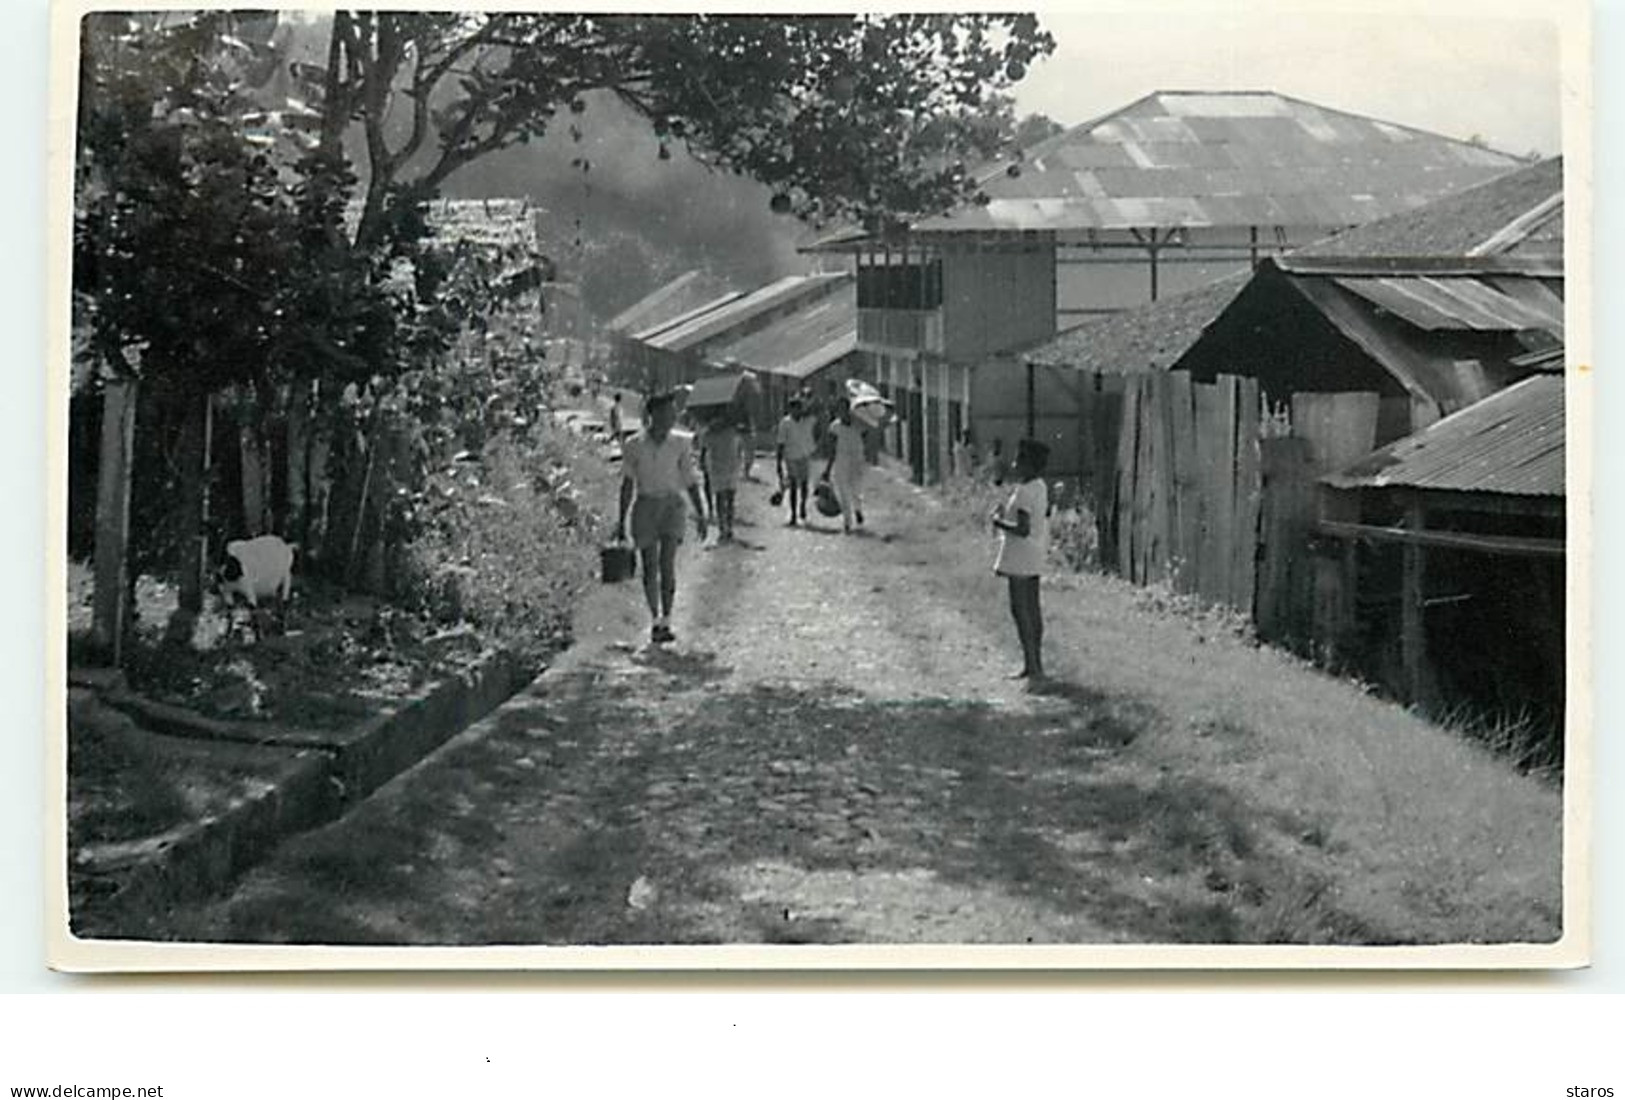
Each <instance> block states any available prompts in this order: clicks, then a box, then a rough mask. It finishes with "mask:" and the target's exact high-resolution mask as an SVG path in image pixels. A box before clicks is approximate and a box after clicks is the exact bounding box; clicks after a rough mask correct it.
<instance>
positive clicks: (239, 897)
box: [176, 472, 1147, 944]
mask: <svg viewBox="0 0 1625 1100" xmlns="http://www.w3.org/2000/svg"><path fill="white" fill-rule="evenodd" d="M767 491H768V489H767V487H766V486H763V485H759V484H747V485H746V486H745V488H744V491H743V493H742V497H743V501H742V504H743V507H742V509H741V513H742V516H743V518H744V520H745V525H743V526H742V527H741V528H740V535H741V539H740V542H739V544H738V545H729V546H708V547H704V548H701V547H698V546H695V545H693V544H690V545H689V546H686V547H685V549H684V551H683V556H682V559H681V569H682V574H681V575H682V588H681V590H680V592H679V606H678V611H677V614H676V616H675V622H674V625H675V627H676V630H677V633H678V642H677V643H676V644H675V645H673V646H667V647H658V648H655V647H650V646H649V645H647V643H646V641H645V631H646V623H645V612H644V611H643V610H642V608H641V594H640V591H639V589H638V588H637V587H636V586H635V585H631V584H627V585H619V586H614V587H605V588H602V589H600V590H598V591H597V592H596V593H595V594H594V595H593V596H592V598H591V600H590V601H589V604H588V606H587V607H586V608H585V609H584V610H583V614H582V618H581V637H580V640H579V643H578V644H577V645H576V646H575V647H574V648H573V649H572V650H571V651H570V652H569V653H568V654H567V655H565V658H564V659H563V660H562V661H561V662H560V663H559V665H557V666H556V667H555V668H554V669H552V670H550V671H549V672H548V673H547V674H546V675H545V676H543V677H542V678H541V679H540V680H538V681H537V682H536V683H535V684H534V685H533V686H532V687H531V688H530V689H529V690H528V691H527V692H525V693H522V694H521V695H519V696H517V697H516V698H515V699H513V700H511V701H510V702H509V703H508V704H506V705H505V706H503V707H502V708H500V709H499V710H498V711H497V712H496V713H494V714H493V715H491V716H490V717H489V718H487V719H486V720H485V721H482V722H480V723H478V724H477V725H475V726H473V727H471V728H470V729H469V730H468V731H466V732H465V733H463V734H462V735H460V736H459V737H458V738H456V739H454V740H453V741H452V742H451V743H449V744H448V745H447V746H445V747H444V748H443V749H442V750H441V751H439V752H437V753H436V754H434V755H433V756H432V757H430V758H428V759H427V760H425V761H424V762H423V763H422V764H420V765H419V766H418V767H416V768H414V769H413V770H411V771H410V772H408V773H406V774H404V775H402V776H400V777H398V778H397V779H396V780H395V781H394V782H392V783H391V784H389V785H388V786H386V787H385V788H384V789H383V790H381V791H380V792H379V793H378V794H377V795H375V796H374V797H373V798H371V799H369V800H368V801H367V803H365V804H364V805H362V806H360V807H358V808H357V809H356V810H355V811H353V812H352V813H351V814H349V815H348V816H347V817H346V818H345V819H343V820H342V821H339V822H336V823H334V824H333V825H331V826H329V827H328V828H325V829H323V830H320V831H318V832H316V833H312V834H309V835H308V836H305V837H300V838H296V839H295V840H293V841H291V842H290V843H288V844H286V845H284V846H283V848H282V849H281V850H280V851H279V853H278V854H277V855H276V856H275V857H274V858H273V859H271V860H270V861H269V862H268V863H267V864H265V865H264V866H262V867H261V868H259V869H258V870H256V871H255V872H253V873H252V874H251V875H250V876H248V877H247V878H246V879H245V880H244V881H243V882H242V883H241V885H240V887H239V888H238V889H237V890H236V892H235V893H234V894H233V895H232V896H230V897H229V898H227V899H225V900H224V901H222V902H220V903H218V904H215V905H212V906H210V907H209V908H208V909H206V910H203V911H201V912H197V913H191V914H178V915H177V928H176V931H177V933H178V934H179V935H180V936H181V937H183V938H191V937H194V936H196V937H205V938H220V939H248V940H256V941H257V940H270V941H291V942H325V943H447V944H475V943H551V944H560V943H571V944H579V943H763V942H765V943H808V942H818V943H849V942H856V943H878V942H894V943H899V942H941V943H985V942H998V943H1027V942H1035V943H1038V942H1074V943H1076V942H1091V943H1103V942H1114V941H1121V940H1126V939H1137V938H1140V936H1141V935H1142V934H1144V933H1145V932H1146V929H1147V926H1146V921H1145V911H1146V904H1145V902H1144V899H1141V898H1138V897H1135V896H1134V895H1133V893H1132V892H1129V893H1124V892H1123V891H1122V890H1121V889H1120V888H1119V887H1118V886H1116V885H1112V884H1114V883H1120V882H1122V881H1124V880H1125V878H1126V880H1127V881H1130V882H1132V881H1135V878H1134V876H1133V875H1132V874H1126V871H1125V863H1126V862H1132V860H1133V858H1134V857H1133V855H1132V851H1131V849H1132V847H1133V844H1132V838H1131V836H1130V835H1129V834H1128V832H1127V831H1126V830H1125V829H1124V828H1123V825H1122V815H1121V814H1120V813H1113V812H1110V811H1111V810H1112V808H1113V806H1114V805H1115V806H1116V807H1117V808H1118V809H1120V808H1121V805H1122V804H1123V800H1124V799H1125V798H1129V797H1131V796H1132V793H1133V792H1132V787H1133V783H1131V782H1129V781H1127V780H1126V779H1125V780H1124V782H1123V783H1122V784H1120V785H1118V786H1113V784H1112V779H1113V774H1114V772H1113V769H1114V767H1115V757H1116V755H1117V754H1118V752H1119V751H1120V750H1121V748H1122V741H1123V739H1124V738H1123V737H1119V736H1117V732H1118V731H1117V730H1116V728H1115V727H1114V725H1113V722H1112V721H1110V720H1109V717H1107V718H1105V719H1103V715H1106V713H1107V710H1106V709H1103V708H1102V707H1101V706H1099V705H1097V704H1099V702H1100V701H1099V700H1091V699H1089V698H1087V696H1086V694H1085V695H1082V696H1080V695H1079V694H1078V692H1076V691H1074V692H1070V693H1062V694H1058V695H1048V696H1040V695H1030V694H1028V693H1026V692H1025V691H1024V689H1023V687H1022V685H1021V684H1019V683H1017V682H1012V681H1010V680H1007V679H1005V678H1004V677H1005V674H1006V673H1007V672H1008V671H1010V670H1011V669H1012V668H1013V667H1015V666H1016V664H1017V662H1018V658H1017V656H1016V647H1015V645H1014V640H1013V637H1011V636H1009V635H1010V628H1009V626H1008V624H1007V623H1006V622H1004V620H1003V618H1002V613H1003V605H1002V594H1001V593H1000V591H999V588H998V582H997V580H996V578H994V577H992V576H991V575H990V574H985V571H984V568H983V567H980V566H979V567H978V568H977V569H976V570H975V571H974V572H973V573H972V574H971V576H972V577H973V578H974V581H973V583H972V584H971V587H972V588H974V589H975V591H974V592H967V591H965V590H964V589H965V586H966V583H967V582H966V580H965V576H966V571H965V569H964V568H963V565H962V563H963V561H964V560H965V556H966V555H972V556H974V557H975V558H976V559H977V560H978V561H981V560H982V559H987V558H988V556H989V555H990V554H991V552H992V543H991V540H984V541H978V538H977V536H976V535H975V534H974V533H971V532H968V531H966V530H965V529H964V528H963V527H956V526H955V525H953V524H952V523H951V522H950V517H948V516H946V515H945V514H943V513H942V512H941V509H940V506H939V505H937V504H936V503H935V502H934V501H932V500H931V499H930V498H926V497H924V496H922V495H920V494H919V493H917V491H915V490H914V489H912V488H911V487H910V486H908V485H906V484H905V483H903V482H902V481H900V480H899V479H897V478H896V477H895V476H893V475H891V474H889V473H885V472H879V473H877V475H876V476H875V477H874V478H872V482H871V491H870V497H871V501H870V506H869V509H868V512H869V516H868V519H869V527H868V529H867V531H865V532H864V533H862V534H858V535H854V536H851V537H846V536H843V535H842V534H841V533H840V532H839V530H838V521H836V522H835V523H834V524H832V523H831V521H822V522H819V521H818V519H817V517H815V519H814V526H813V528H812V529H810V530H809V529H807V528H795V529H791V528H787V527H785V526H783V520H784V517H783V516H782V515H781V514H779V513H778V512H777V510H775V509H772V508H771V506H770V505H769V503H768V501H767ZM949 560H952V561H956V562H960V563H961V566H960V568H959V569H958V571H957V573H955V571H953V570H949V569H943V568H942V563H944V562H946V561H949ZM1107 709H1109V708H1107ZM1129 736H1131V735H1129ZM1085 788H1088V790H1087V792H1086V790H1085ZM1103 796H1104V797H1106V798H1107V799H1108V801H1107V803H1105V804H1104V809H1103V804H1102V802H1101V801H1100V800H1101V798H1102V797H1103ZM1112 799H1115V800H1116V801H1115V803H1114V802H1112V801H1111V800H1112ZM1135 929H1139V931H1138V932H1136V931H1134V930H1135Z"/></svg>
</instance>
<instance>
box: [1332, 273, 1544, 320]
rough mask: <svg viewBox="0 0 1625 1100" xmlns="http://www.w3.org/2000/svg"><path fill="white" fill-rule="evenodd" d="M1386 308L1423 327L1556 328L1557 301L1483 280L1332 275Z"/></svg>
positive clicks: (1347, 288) (1338, 281)
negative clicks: (1543, 305)
mask: <svg viewBox="0 0 1625 1100" xmlns="http://www.w3.org/2000/svg"><path fill="white" fill-rule="evenodd" d="M1333 281H1334V282H1336V283H1337V285H1338V286H1340V287H1342V288H1343V289H1345V290H1351V291H1353V292H1354V293H1355V294H1358V295H1359V296H1360V297H1362V298H1364V299H1366V300H1367V301H1369V302H1372V303H1374V304H1375V305H1378V306H1381V307H1382V308H1383V309H1386V310H1388V311H1389V312H1390V313H1394V314H1397V315H1398V316H1400V317H1403V318H1404V319H1405V320H1407V321H1409V322H1410V323H1411V324H1413V325H1415V326H1416V327H1417V328H1421V329H1427V330H1429V331H1432V330H1434V329H1476V330H1478V331H1480V332H1520V331H1523V330H1527V329H1540V330H1544V331H1550V332H1554V333H1557V334H1560V333H1561V332H1562V330H1563V312H1562V308H1561V303H1559V308H1558V309H1557V310H1556V311H1552V310H1543V309H1539V308H1537V307H1535V306H1533V305H1525V304H1523V303H1522V302H1520V301H1519V300H1518V299H1517V298H1514V297H1513V296H1511V295H1509V294H1506V293H1503V292H1501V291H1500V290H1497V289H1496V288H1495V287H1493V286H1491V285H1490V283H1489V282H1488V281H1486V280H1480V279H1471V278H1429V277H1427V276H1411V277H1392V276H1390V277H1386V278H1377V279H1372V278H1347V279H1334V280H1333Z"/></svg>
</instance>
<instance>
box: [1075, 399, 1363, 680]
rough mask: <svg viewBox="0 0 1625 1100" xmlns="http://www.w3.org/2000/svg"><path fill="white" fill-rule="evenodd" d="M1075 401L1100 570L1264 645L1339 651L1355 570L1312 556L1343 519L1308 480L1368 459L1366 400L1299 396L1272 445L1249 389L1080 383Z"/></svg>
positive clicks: (1334, 501) (1337, 503)
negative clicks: (1197, 602)
mask: <svg viewBox="0 0 1625 1100" xmlns="http://www.w3.org/2000/svg"><path fill="white" fill-rule="evenodd" d="M1079 395H1080V396H1079V401H1078V408H1079V418H1080V422H1079V429H1080V431H1081V432H1082V433H1083V436H1084V438H1083V440H1082V441H1081V444H1080V455H1081V462H1082V465H1083V470H1084V477H1083V484H1084V486H1085V488H1086V490H1087V491H1089V492H1090V493H1091V494H1092V497H1093V499H1092V502H1091V503H1092V504H1093V506H1094V514H1095V522H1096V526H1097V535H1098V538H1099V546H1100V562H1101V566H1102V568H1104V569H1106V570H1108V571H1110V572H1114V573H1117V574H1118V575H1120V576H1122V577H1125V578H1126V579H1128V580H1130V581H1133V582H1134V583H1135V584H1143V585H1149V584H1158V583H1167V584H1169V585H1171V586H1172V587H1173V588H1174V589H1175V590H1176V591H1178V592H1182V593H1186V594H1190V595H1193V596H1196V597H1198V598H1200V599H1201V600H1203V601H1204V602H1207V603H1213V604H1222V605H1225V606H1228V607H1232V608H1235V609H1236V610H1238V611H1240V612H1242V613H1243V614H1246V615H1248V616H1250V617H1251V618H1252V619H1253V620H1254V622H1255V623H1256V624H1257V626H1258V630H1259V633H1260V635H1261V636H1262V637H1264V638H1266V639H1267V640H1270V641H1276V642H1281V643H1284V644H1287V645H1289V646H1292V647H1294V648H1297V649H1300V650H1303V651H1307V652H1322V653H1324V652H1326V651H1328V650H1330V649H1332V648H1335V647H1337V646H1339V645H1340V644H1341V642H1342V640H1343V639H1344V638H1345V637H1346V636H1347V633H1348V631H1349V628H1350V624H1351V622H1352V616H1353V608H1352V606H1351V605H1350V595H1349V594H1350V592H1351V591H1352V577H1351V575H1350V574H1351V572H1352V569H1353V561H1352V559H1351V557H1350V556H1349V553H1348V552H1347V548H1346V547H1342V548H1338V549H1339V550H1341V551H1343V552H1339V553H1320V552H1319V547H1318V544H1317V542H1316V540H1315V538H1314V530H1315V526H1316V523H1317V521H1318V520H1319V519H1325V518H1332V519H1337V518H1353V517H1345V516H1342V515H1340V514H1338V510H1339V509H1340V508H1345V507H1347V504H1348V502H1347V501H1343V500H1339V499H1338V498H1337V497H1336V496H1335V495H1334V494H1331V493H1328V492H1326V491H1324V490H1323V489H1322V487H1321V486H1320V485H1319V484H1318V479H1319V478H1320V476H1321V475H1322V474H1325V473H1327V472H1328V471H1331V470H1334V469H1338V468H1341V467H1343V466H1346V465H1347V464H1349V463H1350V462H1352V461H1354V460H1355V459H1357V458H1359V457H1361V456H1362V455H1365V454H1367V453H1368V452H1370V450H1371V449H1372V448H1373V446H1374V443H1375V438H1376V429H1377V414H1378V410H1379V401H1378V398H1377V395H1376V394H1372V393H1302V394H1296V395H1294V396H1293V399H1292V407H1291V422H1292V430H1291V431H1292V434H1291V435H1290V436H1280V437H1278V438H1271V439H1265V438H1263V437H1262V435H1263V418H1262V415H1261V406H1260V401H1259V396H1260V395H1259V389H1258V382H1257V380H1256V379H1252V378H1239V377H1235V376H1231V375H1220V376H1219V377H1218V378H1216V379H1215V380H1214V381H1213V382H1211V383H1205V382H1196V381H1194V380H1193V379H1192V378H1191V377H1190V375H1188V374H1185V373H1183V372H1166V373H1165V372H1157V373H1147V374H1138V375H1101V374H1090V373H1085V374H1084V375H1082V377H1081V380H1080V387H1079Z"/></svg>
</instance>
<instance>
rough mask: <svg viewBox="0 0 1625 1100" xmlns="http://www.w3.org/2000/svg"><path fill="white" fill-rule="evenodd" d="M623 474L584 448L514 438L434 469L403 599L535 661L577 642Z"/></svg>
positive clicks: (560, 439)
mask: <svg viewBox="0 0 1625 1100" xmlns="http://www.w3.org/2000/svg"><path fill="white" fill-rule="evenodd" d="M614 486H615V477H614V474H613V471H611V470H610V469H609V466H608V464H607V463H606V462H605V461H604V460H603V458H602V457H600V456H599V455H598V454H597V453H595V450H594V449H593V448H592V447H591V446H590V445H588V444H585V443H583V442H582V441H579V440H575V439H573V438H572V437H569V436H567V435H565V434H563V433H560V434H558V435H552V434H549V435H548V436H546V437H544V440H543V442H542V443H541V444H540V445H527V444H526V443H525V442H523V441H522V440H520V439H518V438H515V437H514V436H511V435H501V436H498V437H497V438H495V439H494V440H492V441H491V442H490V443H488V444H487V445H486V446H485V448H484V449H483V451H482V452H481V453H480V454H479V455H478V456H460V458H459V460H456V461H453V462H452V463H450V464H449V465H447V466H446V467H444V468H442V469H439V470H434V471H431V472H430V474H429V476H428V478H427V483H426V485H425V488H424V490H423V492H422V494H421V497H420V500H419V501H418V502H417V506H416V507H415V508H414V510H413V513H412V515H413V521H414V526H415V527H416V532H415V535H414V537H413V538H412V539H411V541H410V543H409V544H408V546H407V550H406V557H407V562H408V564H407V574H408V576H407V578H406V580H405V584H404V585H403V588H402V595H403V600H404V601H405V602H407V603H408V604H409V605H411V606H415V607H417V608H418V609H420V610H423V611H427V612H428V613H429V614H430V615H432V616H433V617H434V618H436V619H439V620H441V621H443V622H448V623H457V622H467V623H469V624H472V625H473V626H474V627H476V628H477V629H478V630H479V631H480V632H481V633H482V634H484V635H486V636H487V637H488V638H489V639H490V640H492V641H495V642H498V643H500V644H502V645H504V646H507V647H509V648H511V649H513V650H514V651H516V652H518V653H519V654H520V655H521V656H525V657H531V658H536V657H540V656H543V655H545V654H547V653H550V652H553V651H556V650H557V649H559V648H561V647H562V646H563V645H565V644H567V643H568V641H569V637H570V621H571V613H572V609H573V608H574V606H575V604H576V602H577V600H578V598H579V597H580V595H581V593H582V592H583V591H584V590H585V589H586V588H587V587H588V586H589V585H590V584H591V583H593V580H594V577H595V573H596V569H597V548H598V545H599V543H600V542H601V540H602V536H603V532H604V528H605V524H606V518H605V513H606V512H607V510H608V509H609V508H611V507H613V496H612V494H613V493H614Z"/></svg>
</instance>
